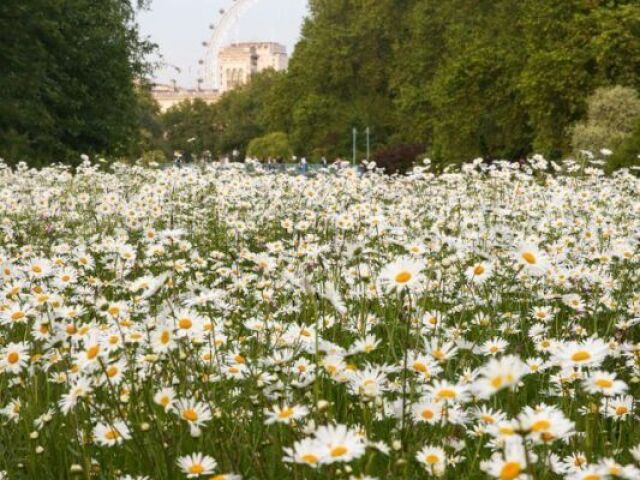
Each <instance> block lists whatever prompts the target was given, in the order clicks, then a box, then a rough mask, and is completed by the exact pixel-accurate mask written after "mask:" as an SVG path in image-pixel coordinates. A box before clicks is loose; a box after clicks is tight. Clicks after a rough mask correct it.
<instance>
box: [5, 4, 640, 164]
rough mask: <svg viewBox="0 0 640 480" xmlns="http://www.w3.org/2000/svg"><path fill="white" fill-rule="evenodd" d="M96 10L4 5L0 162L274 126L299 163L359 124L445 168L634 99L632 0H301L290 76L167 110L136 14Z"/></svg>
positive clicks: (241, 135) (532, 142)
mask: <svg viewBox="0 0 640 480" xmlns="http://www.w3.org/2000/svg"><path fill="white" fill-rule="evenodd" d="M90 3H91V2H90V1H89V0H66V1H64V0H29V1H28V2H20V1H18V0H5V1H4V2H2V3H1V4H0V36H1V37H0V38H1V39H2V46H3V48H1V49H0V68H2V69H3V70H1V71H0V108H1V109H2V110H0V156H2V155H5V156H8V153H7V152H27V154H25V153H23V154H22V155H23V156H29V154H30V155H32V156H36V157H38V158H50V159H57V158H63V157H65V156H68V155H75V154H76V153H77V152H82V153H94V152H95V153H103V154H110V155H125V154H127V155H134V156H135V155H141V154H142V152H145V151H147V152H148V151H156V152H164V154H170V152H171V151H172V150H182V151H187V152H191V153H194V154H199V153H201V152H204V151H209V152H211V154H212V155H213V156H218V155H224V154H228V153H229V152H231V151H232V150H239V151H241V152H245V151H246V149H247V146H248V145H249V143H250V142H251V140H253V139H255V138H257V137H262V136H265V135H267V134H270V133H274V132H280V133H283V134H285V135H286V138H287V140H288V142H289V144H290V147H291V149H292V151H293V152H295V153H296V154H298V155H305V156H307V157H308V158H310V159H315V158H320V157H322V156H325V157H327V158H335V157H338V156H343V157H345V156H347V157H348V156H349V155H350V152H351V148H352V147H351V141H352V140H351V139H352V137H351V131H352V129H353V128H357V129H358V130H359V131H360V132H363V131H364V130H365V128H367V127H368V128H369V129H370V131H371V141H372V148H373V149H374V150H377V149H384V148H389V147H392V146H394V145H422V146H424V150H425V154H428V155H429V156H430V157H431V158H432V159H433V160H434V161H440V162H460V161H466V160H470V159H473V158H476V157H480V156H482V157H486V158H505V159H519V158H522V157H524V156H526V155H528V154H531V153H533V152H538V153H543V154H545V155H547V156H548V157H550V158H558V157H562V156H564V155H567V154H569V153H571V152H572V151H573V150H574V149H575V147H576V146H575V145H574V144H573V143H572V140H573V139H575V138H576V135H575V130H576V128H579V127H577V125H579V124H580V123H585V122H587V121H588V120H587V118H588V112H589V99H590V98H591V97H593V96H594V95H595V94H596V92H597V91H598V90H601V89H602V88H617V87H624V88H626V89H627V90H630V91H635V92H637V91H640V4H638V2H637V1H635V0H627V1H625V0H563V1H561V2H558V1H557V0H518V1H515V0H447V1H446V2H445V1H441V0H309V15H308V18H307V19H306V21H305V23H304V26H303V31H302V36H301V39H300V41H299V43H298V45H297V46H296V49H295V51H294V53H293V55H292V58H291V61H290V66H289V70H288V71H287V72H280V73H276V72H272V71H270V72H264V73H261V74H258V75H256V76H254V78H253V80H252V81H251V82H250V84H248V85H246V86H244V87H241V88H239V89H237V90H234V91H232V92H229V93H227V94H225V95H224V96H223V97H222V99H221V100H220V101H219V102H218V103H216V104H215V105H211V106H209V105H206V104H204V103H203V102H197V101H196V102H189V103H185V104H182V105H179V106H177V107H175V108H173V109H171V110H170V111H169V112H167V113H166V114H163V115H161V114H160V113H159V112H158V110H157V106H154V105H153V102H152V101H151V100H150V99H149V97H148V94H145V92H144V89H138V91H137V92H136V88H134V87H131V85H132V80H133V78H136V77H137V76H141V75H143V74H144V72H143V70H144V62H143V61H141V59H143V58H144V53H145V52H146V51H147V50H148V48H149V45H148V44H146V43H144V42H141V41H140V40H139V38H138V36H137V30H136V27H135V23H134V22H132V17H131V12H132V10H131V9H132V6H131V5H130V4H129V3H128V2H127V1H125V0H105V2H104V3H105V5H108V6H109V8H104V9H101V11H100V12H99V15H100V17H99V18H94V17H93V16H92V15H94V13H95V10H94V9H90V12H91V13H90V14H89V13H88V10H87V8H88V7H87V5H88V4H90ZM72 4H73V5H75V7H76V8H70V7H69V6H70V5H72ZM36 5H38V6H39V7H42V8H43V10H42V11H41V13H38V14H37V15H33V13H34V12H39V11H40V10H38V8H35V6H36ZM63 14H64V15H67V14H68V15H70V17H69V19H66V20H65V21H64V22H62V23H61V24H59V25H58V24H57V23H56V22H55V21H53V20H52V18H53V17H55V16H56V15H63ZM65 18H66V17H65ZM3 22H4V25H3ZM24 22H26V23H24ZM24 25H26V26H24ZM5 27H7V28H5ZM16 29H18V30H24V31H19V32H18V36H17V37H16V36H15V35H14V33H15V30H16ZM12 30H13V31H12ZM79 30H82V32H83V33H82V35H81V40H80V43H79V44H74V41H75V40H73V39H74V38H76V37H77V35H76V34H77V33H78V31H79ZM49 37H51V38H53V39H56V43H55V52H52V51H50V50H51V46H50V44H49V40H50V38H49ZM34 38H35V39H41V40H40V41H39V42H35V43H34V42H33V39H34ZM82 42H84V43H82ZM6 45H8V46H9V47H10V48H8V49H7V48H5V46H6ZM103 45H108V46H110V48H112V49H113V50H112V51H111V50H110V51H109V52H110V55H109V56H108V59H107V58H106V55H105V54H104V47H103ZM27 58H28V59H29V61H26V60H25V59H27ZM32 61H33V62H34V63H33V64H31V62H32ZM7 65H8V67H7ZM6 72H9V74H7V73H6ZM93 92H99V93H93ZM632 121H633V122H636V121H637V119H635V118H633V119H632ZM627 130H629V131H630V132H634V131H640V128H626V127H625V131H627ZM629 135H632V133H629ZM278 138H281V136H278ZM360 139H361V142H360V151H359V155H360V156H361V157H362V156H363V155H364V143H363V142H362V136H361V137H360ZM636 144H640V141H637V142H636ZM625 148H627V150H628V149H629V148H630V147H625ZM639 153H640V152H639Z"/></svg>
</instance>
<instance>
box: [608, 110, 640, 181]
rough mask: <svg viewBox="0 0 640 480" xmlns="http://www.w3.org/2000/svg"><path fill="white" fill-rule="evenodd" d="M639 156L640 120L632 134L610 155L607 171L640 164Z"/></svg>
mask: <svg viewBox="0 0 640 480" xmlns="http://www.w3.org/2000/svg"><path fill="white" fill-rule="evenodd" d="M638 156H640V121H638V122H636V128H635V130H634V131H633V133H632V134H631V136H629V137H628V138H627V139H625V140H624V141H623V142H622V143H621V144H620V146H619V147H618V148H617V149H616V150H615V151H614V152H613V155H612V156H611V157H609V159H608V161H607V171H609V172H612V171H614V170H617V169H619V168H629V167H633V166H638V165H640V158H638Z"/></svg>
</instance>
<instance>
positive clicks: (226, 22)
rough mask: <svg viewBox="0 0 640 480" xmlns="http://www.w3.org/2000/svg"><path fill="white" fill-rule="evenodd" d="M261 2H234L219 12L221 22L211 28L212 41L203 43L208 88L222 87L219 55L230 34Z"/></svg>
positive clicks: (258, 0)
mask: <svg viewBox="0 0 640 480" xmlns="http://www.w3.org/2000/svg"><path fill="white" fill-rule="evenodd" d="M259 2H260V0H234V2H233V5H232V6H231V7H230V8H229V9H227V10H225V9H222V8H221V9H220V10H219V11H218V13H219V14H220V20H218V23H217V24H215V25H214V24H212V25H210V26H209V28H210V29H211V30H213V33H212V35H211V39H210V40H209V41H208V42H203V45H204V46H205V47H206V48H207V51H206V54H205V57H204V60H201V64H202V67H203V69H204V81H205V82H206V84H207V85H208V86H210V87H213V88H216V89H217V88H219V87H220V85H219V76H218V73H217V72H218V53H219V52H220V49H221V48H222V47H223V46H224V43H225V42H226V41H227V40H228V37H229V33H230V32H231V30H232V29H233V27H234V26H235V25H236V24H237V23H238V21H239V20H240V19H241V18H242V16H243V15H244V14H245V13H247V11H248V10H250V9H251V7H253V6H254V5H255V4H257V3H259Z"/></svg>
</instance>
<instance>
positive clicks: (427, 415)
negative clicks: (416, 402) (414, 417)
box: [421, 408, 435, 420]
mask: <svg viewBox="0 0 640 480" xmlns="http://www.w3.org/2000/svg"><path fill="white" fill-rule="evenodd" d="M421 416H422V418H424V419H425V420H431V419H432V418H433V417H434V416H435V414H434V413H433V410H429V409H428V408H426V409H424V410H423V411H422V413H421Z"/></svg>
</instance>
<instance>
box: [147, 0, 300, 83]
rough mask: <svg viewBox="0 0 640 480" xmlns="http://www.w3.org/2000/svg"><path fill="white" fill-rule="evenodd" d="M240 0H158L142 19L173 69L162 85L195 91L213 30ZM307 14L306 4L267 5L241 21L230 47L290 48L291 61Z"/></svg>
mask: <svg viewBox="0 0 640 480" xmlns="http://www.w3.org/2000/svg"><path fill="white" fill-rule="evenodd" d="M233 1H234V0H152V3H151V9H150V10H149V11H143V12H141V13H140V14H139V15H138V22H139V24H140V29H141V31H142V34H143V36H148V37H150V39H151V41H153V42H154V43H156V44H158V47H159V52H160V54H161V55H162V56H163V57H164V62H166V64H168V65H175V66H176V67H179V68H180V69H181V70H182V73H178V72H177V71H176V70H175V68H173V67H165V68H161V69H159V70H158V71H157V72H156V74H155V79H156V80H157V81H158V82H162V83H168V82H169V81H170V80H171V79H176V80H177V81H178V84H179V85H181V86H184V87H193V86H195V85H196V83H197V79H198V78H199V77H201V76H202V72H201V67H200V66H199V65H198V60H200V59H204V57H205V53H206V47H204V46H202V42H205V41H206V42H208V41H209V38H210V37H211V33H212V32H211V30H210V29H209V25H210V24H217V23H218V21H219V19H220V13H219V10H220V9H221V8H224V9H225V10H228V9H229V8H230V7H231V5H232V4H233ZM306 13H307V2H306V0H262V1H261V2H260V3H258V4H257V5H255V6H254V7H253V8H252V9H251V10H250V11H248V12H247V14H246V15H245V16H244V17H243V18H242V19H240V21H239V22H238V24H237V26H236V27H234V29H233V30H232V32H231V33H230V35H229V41H231V42H235V41H274V42H279V43H282V44H284V45H286V46H287V52H288V53H289V55H291V52H292V51H293V48H294V46H295V44H296V42H297V40H298V38H299V36H300V28H301V26H302V21H303V18H304V16H305V15H306Z"/></svg>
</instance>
